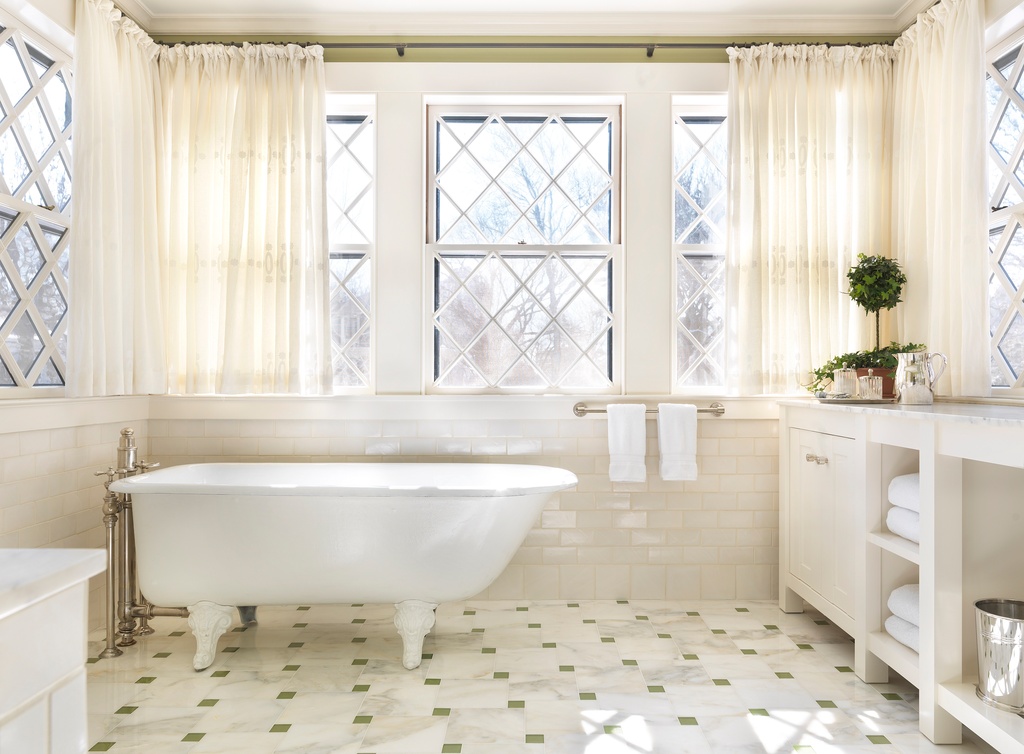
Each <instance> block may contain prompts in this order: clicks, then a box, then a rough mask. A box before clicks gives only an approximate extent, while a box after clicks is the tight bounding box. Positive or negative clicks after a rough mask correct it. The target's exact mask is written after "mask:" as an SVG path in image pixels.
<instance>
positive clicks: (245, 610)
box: [238, 605, 256, 626]
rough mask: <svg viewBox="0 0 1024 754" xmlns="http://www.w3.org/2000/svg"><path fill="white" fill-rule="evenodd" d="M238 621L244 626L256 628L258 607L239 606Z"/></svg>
mask: <svg viewBox="0 0 1024 754" xmlns="http://www.w3.org/2000/svg"><path fill="white" fill-rule="evenodd" d="M238 620H239V621H241V623H242V625H243V626H255V625H256V606H255V605H239V606H238Z"/></svg>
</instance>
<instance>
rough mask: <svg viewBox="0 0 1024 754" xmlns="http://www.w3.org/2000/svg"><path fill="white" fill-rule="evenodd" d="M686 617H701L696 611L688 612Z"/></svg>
mask: <svg viewBox="0 0 1024 754" xmlns="http://www.w3.org/2000/svg"><path fill="white" fill-rule="evenodd" d="M686 615H687V617H688V618H697V617H700V613H698V612H697V611H696V610H687V611H686Z"/></svg>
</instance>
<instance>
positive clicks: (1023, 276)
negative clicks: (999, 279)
mask: <svg viewBox="0 0 1024 754" xmlns="http://www.w3.org/2000/svg"><path fill="white" fill-rule="evenodd" d="M999 267H1000V268H1001V269H1002V270H1003V272H1005V273H1006V277H1007V278H1008V279H1009V280H1010V282H1011V283H1012V284H1013V288H1014V290H1018V289H1019V288H1020V286H1021V283H1022V282H1024V229H1022V228H1021V227H1020V226H1019V225H1017V226H1016V227H1015V228H1014V231H1013V235H1012V236H1011V237H1010V242H1009V243H1008V244H1007V245H1006V250H1005V251H1004V252H1003V255H1002V257H1001V258H1000V260H999Z"/></svg>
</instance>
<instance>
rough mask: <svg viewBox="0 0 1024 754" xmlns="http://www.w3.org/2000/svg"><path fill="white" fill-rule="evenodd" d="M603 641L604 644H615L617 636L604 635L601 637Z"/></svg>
mask: <svg viewBox="0 0 1024 754" xmlns="http://www.w3.org/2000/svg"><path fill="white" fill-rule="evenodd" d="M601 643H602V644H614V643H615V637H613V636H602V637H601Z"/></svg>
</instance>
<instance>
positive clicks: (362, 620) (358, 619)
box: [352, 618, 366, 623]
mask: <svg viewBox="0 0 1024 754" xmlns="http://www.w3.org/2000/svg"><path fill="white" fill-rule="evenodd" d="M352 622H353V623H366V618H353V619H352Z"/></svg>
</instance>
